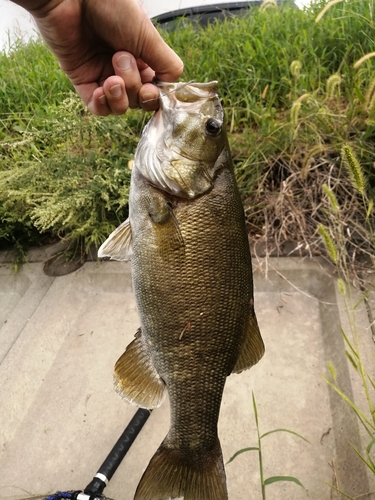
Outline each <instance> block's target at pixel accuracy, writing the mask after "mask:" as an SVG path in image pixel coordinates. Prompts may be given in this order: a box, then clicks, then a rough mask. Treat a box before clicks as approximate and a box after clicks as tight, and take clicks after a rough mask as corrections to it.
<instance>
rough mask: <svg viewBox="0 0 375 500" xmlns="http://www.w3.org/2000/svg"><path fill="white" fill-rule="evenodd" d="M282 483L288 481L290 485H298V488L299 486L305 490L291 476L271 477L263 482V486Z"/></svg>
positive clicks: (299, 482)
mask: <svg viewBox="0 0 375 500" xmlns="http://www.w3.org/2000/svg"><path fill="white" fill-rule="evenodd" d="M282 481H290V482H292V483H296V484H298V486H301V487H302V488H303V489H304V490H305V489H306V488H305V487H304V486H303V484H302V483H301V481H299V480H298V479H297V478H296V477H293V476H272V477H269V478H267V479H266V480H265V481H264V485H265V486H267V484H272V483H277V482H282Z"/></svg>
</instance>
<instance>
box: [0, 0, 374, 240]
mask: <svg viewBox="0 0 375 500" xmlns="http://www.w3.org/2000/svg"><path fill="white" fill-rule="evenodd" d="M324 5H325V3H324V2H316V3H314V4H313V5H312V6H311V7H310V8H308V9H305V10H303V11H302V10H299V9H296V8H292V7H290V6H288V5H286V6H284V7H282V8H274V7H270V8H267V9H262V8H260V9H259V8H256V9H252V10H251V12H250V14H249V15H248V16H246V17H243V18H232V19H228V20H226V21H225V22H223V23H214V24H212V25H210V26H208V27H207V28H199V27H198V26H197V25H192V24H189V23H186V22H181V23H180V25H179V26H178V27H177V28H176V29H175V30H174V31H173V32H165V33H163V36H164V37H165V38H166V40H167V41H168V43H170V45H171V46H172V47H173V48H174V49H175V50H176V52H178V53H180V54H181V55H182V56H183V58H184V61H185V67H186V70H185V73H184V80H190V79H194V80H196V81H208V80H212V79H216V80H218V81H219V85H220V95H221V97H222V100H223V103H224V106H225V110H226V118H227V122H228V130H229V136H230V143H231V147H232V153H233V157H234V163H235V168H236V173H237V179H238V183H239V187H240V190H241V192H242V195H243V199H244V201H245V208H246V215H247V220H248V224H249V231H250V233H251V234H252V236H253V237H257V238H265V239H266V240H267V241H273V242H275V244H276V246H280V245H281V244H282V242H283V241H286V240H294V241H297V242H305V243H306V244H307V242H310V243H311V240H312V239H314V238H315V240H316V239H317V235H318V224H319V223H321V224H323V225H324V224H325V223H326V222H327V221H326V217H327V216H326V212H325V211H324V210H321V209H320V207H321V205H322V199H323V198H322V185H323V184H325V183H327V176H331V178H332V179H333V180H334V182H333V192H334V193H335V195H336V196H337V198H338V199H339V201H340V206H341V207H343V209H342V210H343V212H345V213H346V214H347V217H352V218H353V217H354V218H355V221H356V224H357V225H358V227H359V230H358V231H357V232H358V233H359V234H360V235H361V238H362V240H363V241H365V240H366V237H365V235H366V229H365V228H364V226H365V225H364V221H365V219H366V217H365V216H364V215H363V214H362V212H361V210H362V209H361V205H360V204H356V203H355V200H356V194H355V193H354V194H353V193H352V192H351V188H350V180H349V179H348V175H347V173H346V170H345V168H344V166H343V165H342V162H341V148H342V144H343V143H346V144H349V145H350V147H351V148H352V149H353V151H354V152H355V154H356V155H357V156H358V157H359V158H360V159H361V165H362V167H363V170H364V175H365V177H366V179H367V184H366V190H367V192H368V193H367V194H368V196H369V198H371V197H372V191H373V189H374V186H375V180H374V174H375V171H374V169H373V141H374V139H375V128H374V125H375V104H374V102H375V97H374V90H373V89H374V88H375V69H374V64H375V62H374V59H372V58H369V59H368V60H367V61H366V62H364V63H363V64H362V65H360V67H359V68H354V67H353V64H354V63H355V62H356V61H358V60H359V59H360V58H361V57H363V56H364V55H365V54H368V53H370V52H371V51H372V50H373V47H374V45H375V44H374V41H375V36H374V21H373V19H374V16H373V9H374V1H373V0H371V1H370V2H366V1H362V0H352V1H351V2H340V3H338V4H336V5H334V6H332V7H331V8H330V9H329V10H328V11H327V12H326V13H325V15H324V16H323V18H322V19H321V20H320V22H318V23H317V22H315V21H316V18H317V15H318V14H319V12H321V10H322V8H323V6H324ZM0 82H1V83H0V89H1V90H0V161H1V163H0V247H4V246H7V245H18V246H20V245H21V246H26V245H28V244H39V243H42V242H43V241H45V238H47V239H50V238H57V237H60V238H66V239H69V240H71V241H72V242H74V241H78V240H79V241H80V244H81V245H83V246H84V248H86V249H87V248H88V247H89V246H90V245H91V244H92V243H94V244H95V245H98V244H100V243H101V242H102V241H103V240H104V239H105V237H106V236H107V234H108V233H109V232H110V231H111V230H112V229H113V228H114V227H115V226H116V225H117V224H118V222H119V221H120V220H122V219H123V218H124V217H125V216H126V203H127V196H128V186H129V171H128V168H127V164H128V161H129V159H131V158H132V155H133V153H134V150H135V147H136V144H137V140H138V137H139V134H140V131H141V129H142V126H143V124H144V123H145V121H146V119H147V118H148V116H147V115H146V114H145V113H142V112H138V111H136V112H130V113H127V114H126V115H125V116H123V117H108V118H98V117H93V116H90V115H89V114H88V113H87V111H86V110H85V109H84V107H83V106H82V105H81V104H80V102H79V100H78V98H77V97H76V96H75V95H74V94H72V87H71V84H70V83H69V81H68V80H67V78H66V77H65V75H64V74H63V73H62V72H61V71H60V70H59V67H58V64H57V62H56V60H55V59H54V57H53V56H52V55H51V54H50V53H49V51H48V49H47V48H46V47H45V46H44V45H43V43H41V42H31V43H30V44H28V45H23V44H22V43H18V44H17V45H16V46H15V47H14V48H13V50H12V52H11V54H10V55H9V56H6V55H5V54H3V55H0ZM331 184H332V183H331ZM357 205H358V206H357ZM344 220H345V218H344ZM362 240H361V241H362ZM353 244H354V243H353ZM355 245H357V246H358V238H357V239H356V240H355ZM360 245H362V243H360Z"/></svg>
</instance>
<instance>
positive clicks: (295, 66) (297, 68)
mask: <svg viewBox="0 0 375 500" xmlns="http://www.w3.org/2000/svg"><path fill="white" fill-rule="evenodd" d="M301 68H302V64H301V62H300V61H298V60H295V61H292V62H291V64H290V72H291V73H292V75H293V76H294V78H295V79H296V80H298V79H299V77H300V75H301Z"/></svg>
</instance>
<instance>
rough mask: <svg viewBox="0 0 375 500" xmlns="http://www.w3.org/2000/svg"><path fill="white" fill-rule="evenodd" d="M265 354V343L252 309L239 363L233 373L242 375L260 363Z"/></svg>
mask: <svg viewBox="0 0 375 500" xmlns="http://www.w3.org/2000/svg"><path fill="white" fill-rule="evenodd" d="M263 354H264V343H263V340H262V337H261V335H260V331H259V326H258V322H257V318H256V316H255V312H254V309H253V308H252V310H251V313H250V317H249V322H248V325H247V329H246V333H245V338H244V341H243V344H242V346H241V348H240V353H239V356H238V359H237V362H236V364H235V366H234V368H233V370H232V373H240V372H242V371H243V370H247V369H248V368H251V367H252V366H253V365H255V364H256V363H258V361H259V360H260V359H261V357H262V356H263Z"/></svg>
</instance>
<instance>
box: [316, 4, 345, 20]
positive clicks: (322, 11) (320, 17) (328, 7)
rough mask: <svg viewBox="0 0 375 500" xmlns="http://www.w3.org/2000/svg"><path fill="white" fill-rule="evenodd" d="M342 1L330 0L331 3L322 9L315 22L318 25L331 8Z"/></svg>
mask: <svg viewBox="0 0 375 500" xmlns="http://www.w3.org/2000/svg"><path fill="white" fill-rule="evenodd" d="M342 1H343V0H331V2H328V3H327V5H326V6H325V7H324V9H322V10H321V11H320V12H319V14H318V15H317V18H316V19H315V22H316V23H318V22H319V21H320V20H321V19H322V17H323V16H324V15H325V14H326V12H327V11H328V10H329V9H330V8H331V7H333V6H334V5H336V4H337V3H341V2H342Z"/></svg>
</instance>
